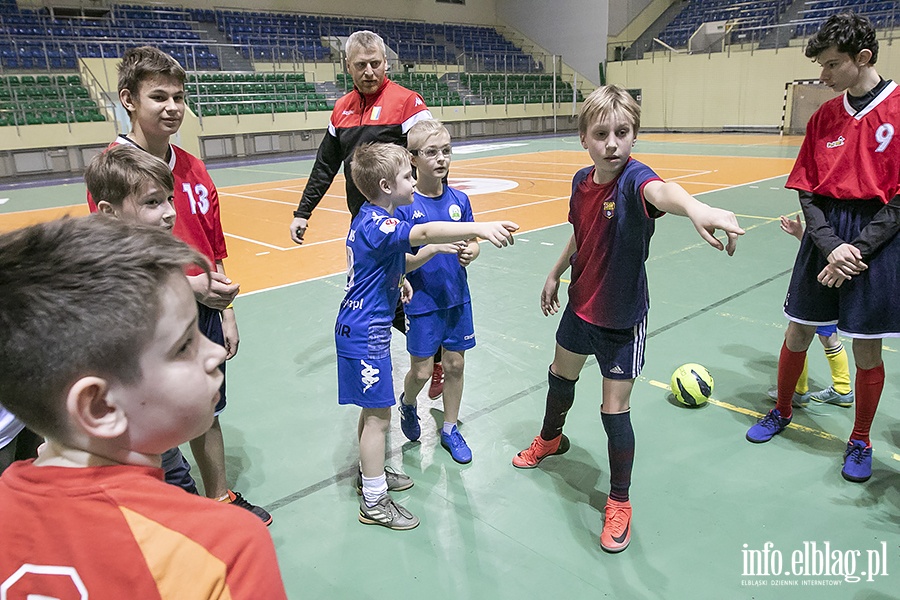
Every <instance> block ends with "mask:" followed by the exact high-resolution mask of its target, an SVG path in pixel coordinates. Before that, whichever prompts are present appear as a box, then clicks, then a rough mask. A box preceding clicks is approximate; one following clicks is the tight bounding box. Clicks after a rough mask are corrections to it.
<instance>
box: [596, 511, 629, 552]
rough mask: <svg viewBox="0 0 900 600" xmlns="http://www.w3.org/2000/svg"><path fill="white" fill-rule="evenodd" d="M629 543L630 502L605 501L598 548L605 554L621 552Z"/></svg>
mask: <svg viewBox="0 0 900 600" xmlns="http://www.w3.org/2000/svg"><path fill="white" fill-rule="evenodd" d="M630 542H631V502H619V501H617V500H612V499H609V500H607V501H606V522H605V523H604V524H603V533H601V534H600V547H601V548H603V549H604V550H606V551H607V552H612V553H616V552H621V551H622V550H624V549H625V548H627V547H628V544H629V543H630Z"/></svg>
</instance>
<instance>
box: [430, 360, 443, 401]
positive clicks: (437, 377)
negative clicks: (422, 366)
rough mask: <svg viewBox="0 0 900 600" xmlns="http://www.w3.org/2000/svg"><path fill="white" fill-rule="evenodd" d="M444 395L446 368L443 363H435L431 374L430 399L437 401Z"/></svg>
mask: <svg viewBox="0 0 900 600" xmlns="http://www.w3.org/2000/svg"><path fill="white" fill-rule="evenodd" d="M443 394H444V367H443V366H441V363H439V362H436V363H434V371H432V372H431V385H430V386H428V397H429V398H431V399H432V400H437V399H438V398H440V397H441V396H442V395H443Z"/></svg>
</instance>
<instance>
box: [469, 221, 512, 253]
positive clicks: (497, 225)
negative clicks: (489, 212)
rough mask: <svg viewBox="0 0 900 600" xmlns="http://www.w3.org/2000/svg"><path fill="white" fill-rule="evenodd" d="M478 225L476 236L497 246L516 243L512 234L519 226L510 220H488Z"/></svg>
mask: <svg viewBox="0 0 900 600" xmlns="http://www.w3.org/2000/svg"><path fill="white" fill-rule="evenodd" d="M479 225H480V227H479V231H478V237H480V238H482V239H485V240H487V241H489V242H490V243H492V244H493V245H495V246H497V247H498V248H502V247H504V246H507V245H512V244H515V243H516V242H515V240H514V239H513V235H512V234H513V233H514V232H516V231H518V230H519V226H518V225H516V224H515V223H513V222H512V221H490V222H487V223H479Z"/></svg>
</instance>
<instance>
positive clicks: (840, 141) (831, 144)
mask: <svg viewBox="0 0 900 600" xmlns="http://www.w3.org/2000/svg"><path fill="white" fill-rule="evenodd" d="M843 145H844V136H839V137H838V139H836V140H834V141H833V142H828V143H827V144H825V147H826V148H837V147H838V146H843Z"/></svg>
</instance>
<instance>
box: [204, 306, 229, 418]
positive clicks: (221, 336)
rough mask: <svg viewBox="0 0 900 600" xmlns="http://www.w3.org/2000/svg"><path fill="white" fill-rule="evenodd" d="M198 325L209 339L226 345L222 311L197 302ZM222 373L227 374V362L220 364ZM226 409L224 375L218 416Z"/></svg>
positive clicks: (220, 388)
mask: <svg viewBox="0 0 900 600" xmlns="http://www.w3.org/2000/svg"><path fill="white" fill-rule="evenodd" d="M197 319H198V320H197V326H198V327H199V328H200V333H202V334H203V335H205V336H206V337H207V339H209V340H210V341H212V342H215V343H217V344H218V345H220V346H224V345H225V333H224V332H223V331H222V313H221V312H219V311H217V310H216V309H214V308H210V307H208V306H206V305H205V304H200V303H199V302H198V303H197ZM219 370H220V371H222V375H225V362H224V361H222V364H221V365H219ZM224 410H225V378H224V377H222V385H221V386H220V387H219V401H218V402H217V403H216V410H215V413H214V414H215V415H216V416H217V417H218V416H219V415H220V414H221V413H222V411H224Z"/></svg>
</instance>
